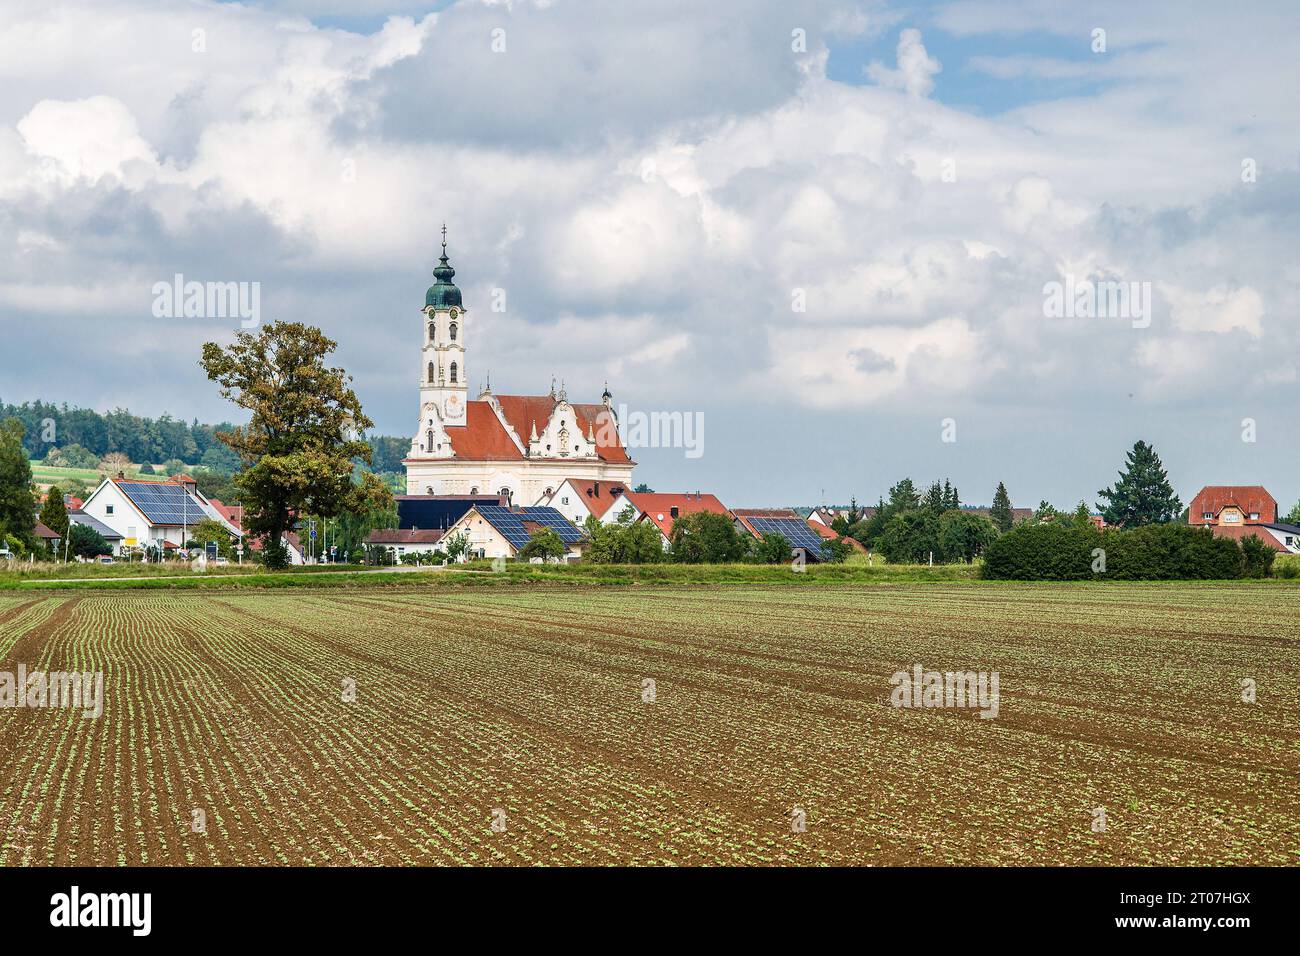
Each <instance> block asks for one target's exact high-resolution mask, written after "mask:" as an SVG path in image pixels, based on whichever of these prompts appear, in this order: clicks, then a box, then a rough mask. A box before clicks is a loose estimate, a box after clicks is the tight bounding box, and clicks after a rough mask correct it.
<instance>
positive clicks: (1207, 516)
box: [1201, 511, 1214, 521]
mask: <svg viewBox="0 0 1300 956" xmlns="http://www.w3.org/2000/svg"><path fill="white" fill-rule="evenodd" d="M1201 518H1202V519H1204V520H1205V521H1213V520H1214V512H1213V511H1202V512H1201Z"/></svg>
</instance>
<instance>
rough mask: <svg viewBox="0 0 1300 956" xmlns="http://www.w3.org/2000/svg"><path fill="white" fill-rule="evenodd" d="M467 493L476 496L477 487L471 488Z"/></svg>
mask: <svg viewBox="0 0 1300 956" xmlns="http://www.w3.org/2000/svg"><path fill="white" fill-rule="evenodd" d="M469 493H470V494H471V495H476V494H478V485H475V486H474V487H473V488H471V489H470V490H469Z"/></svg>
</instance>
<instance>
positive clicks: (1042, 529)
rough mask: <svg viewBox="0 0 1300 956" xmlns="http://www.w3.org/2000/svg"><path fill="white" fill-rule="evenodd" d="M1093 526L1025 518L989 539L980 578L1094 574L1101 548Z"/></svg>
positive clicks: (1053, 578)
mask: <svg viewBox="0 0 1300 956" xmlns="http://www.w3.org/2000/svg"><path fill="white" fill-rule="evenodd" d="M1102 540H1103V538H1102V534H1101V532H1100V531H1098V530H1097V529H1096V528H1081V527H1073V526H1066V525H1060V524H1056V523H1054V522H1053V523H1048V524H1036V523H1034V522H1030V521H1026V522H1023V523H1021V524H1018V525H1016V526H1015V527H1014V528H1012V529H1011V530H1010V531H1008V532H1007V533H1006V534H1004V535H1002V536H1001V537H999V538H997V539H996V540H995V541H993V542H992V543H991V544H989V546H988V547H987V548H986V549H985V551H984V567H983V571H982V575H983V577H986V578H994V579H1004V580H1018V581H1077V580H1082V579H1084V578H1091V577H1094V576H1095V572H1094V571H1093V570H1092V567H1093V562H1094V561H1095V560H1096V557H1097V556H1096V555H1094V554H1093V551H1094V550H1096V549H1098V548H1101V547H1102V546H1103V544H1102Z"/></svg>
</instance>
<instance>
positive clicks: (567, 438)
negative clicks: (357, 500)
mask: <svg viewBox="0 0 1300 956" xmlns="http://www.w3.org/2000/svg"><path fill="white" fill-rule="evenodd" d="M455 275H456V270H455V269H453V268H452V267H451V263H450V262H449V261H448V259H447V227H446V226H443V230H442V256H441V257H440V258H439V259H438V265H437V267H435V268H434V270H433V277H434V280H435V281H434V283H433V285H431V286H430V287H429V290H428V292H427V293H426V294H425V297H424V308H423V309H422V310H421V323H420V325H421V329H420V337H421V339H422V342H423V347H422V352H421V376H420V418H419V426H418V427H417V428H416V431H415V437H414V438H412V439H411V452H410V457H408V458H406V459H405V462H404V463H405V465H406V492H407V494H410V495H479V494H482V495H496V494H500V495H505V496H507V497H508V498H509V500H510V503H511V504H513V505H532V504H534V503H536V502H537V501H539V500H540V499H543V498H547V497H549V496H550V494H551V493H552V492H553V491H554V490H555V489H557V488H559V487H560V484H561V483H562V482H563V481H564V480H565V479H566V478H572V479H575V480H595V481H609V482H614V483H619V482H621V483H623V484H624V486H625V487H629V488H630V487H631V481H632V468H633V466H634V465H635V464H636V463H635V462H634V461H632V459H631V458H629V457H628V455H627V451H626V450H625V449H624V448H623V446H622V444H621V442H620V439H619V435H618V422H617V418H616V417H615V412H614V408H613V402H612V399H611V396H610V392H609V388H608V386H607V387H606V388H605V393H604V395H602V396H601V401H600V403H598V404H575V403H572V402H570V401H569V400H568V396H567V395H566V393H565V389H564V388H563V387H561V388H560V390H559V392H558V393H557V392H556V390H555V384H554V381H552V383H551V391H550V393H549V394H547V395H497V394H495V393H494V392H493V391H492V387H491V382H489V383H488V386H487V387H486V388H485V389H484V390H483V392H482V393H481V394H480V395H479V396H478V397H477V398H475V399H473V400H471V399H470V397H469V376H468V372H467V368H466V363H465V360H466V340H467V338H468V331H469V325H470V323H469V321H468V316H467V310H466V309H465V306H464V305H463V304H462V302H461V294H460V289H458V288H457V287H456V286H455V285H454V284H453V283H452V281H451V280H452V279H453V278H454V277H455Z"/></svg>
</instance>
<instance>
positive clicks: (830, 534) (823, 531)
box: [808, 517, 867, 554]
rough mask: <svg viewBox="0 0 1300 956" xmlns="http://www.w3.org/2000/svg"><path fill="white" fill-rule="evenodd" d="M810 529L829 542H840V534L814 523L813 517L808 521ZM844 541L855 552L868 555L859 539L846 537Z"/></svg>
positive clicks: (819, 523) (816, 522) (817, 522)
mask: <svg viewBox="0 0 1300 956" xmlns="http://www.w3.org/2000/svg"><path fill="white" fill-rule="evenodd" d="M808 527H810V528H812V529H813V530H814V531H816V532H817V533H818V534H819V535H821V536H822V537H823V538H825V539H826V540H827V541H838V540H839V538H840V535H839V533H838V532H836V531H832V530H831V529H830V528H828V527H826V525H824V524H822V523H821V522H820V521H813V520H812V518H811V517H810V518H809V519H808ZM844 540H845V541H847V542H848V543H849V546H850V547H852V548H853V550H854V551H861V552H862V553H863V554H865V553H866V551H867V549H866V547H865V546H864V545H863V544H862V542H861V541H859V540H858V539H857V538H850V537H849V536H848V535H845V536H844Z"/></svg>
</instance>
